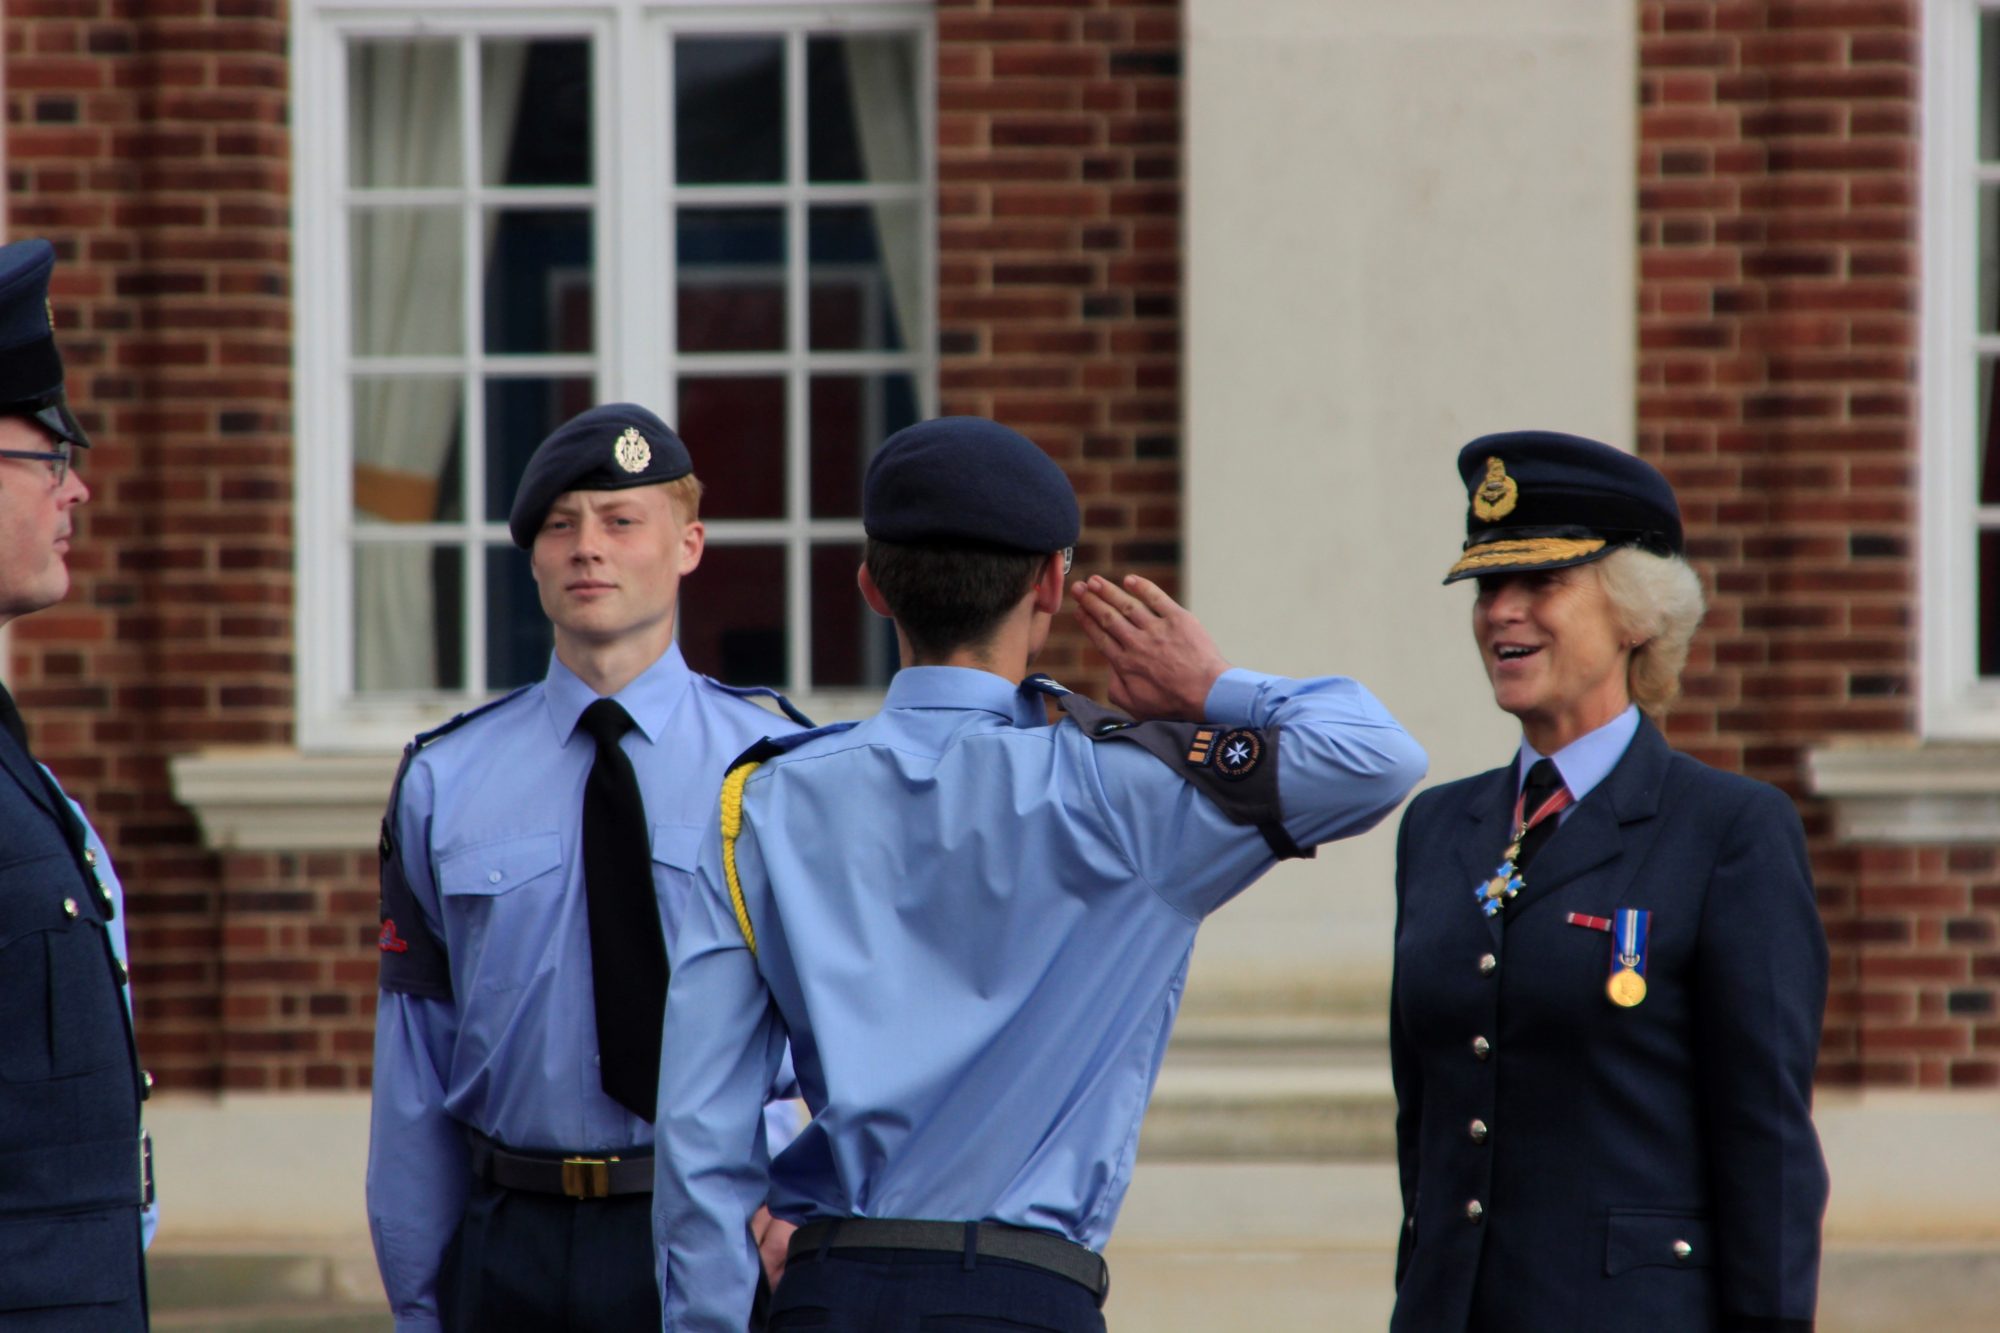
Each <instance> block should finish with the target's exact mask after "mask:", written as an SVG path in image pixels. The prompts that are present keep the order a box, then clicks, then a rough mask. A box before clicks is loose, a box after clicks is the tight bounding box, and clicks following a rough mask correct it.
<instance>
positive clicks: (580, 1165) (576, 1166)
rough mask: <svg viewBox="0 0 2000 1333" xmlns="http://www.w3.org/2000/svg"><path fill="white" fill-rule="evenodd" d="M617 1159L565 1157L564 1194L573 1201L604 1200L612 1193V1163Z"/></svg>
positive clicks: (563, 1168) (563, 1167)
mask: <svg viewBox="0 0 2000 1333" xmlns="http://www.w3.org/2000/svg"><path fill="white" fill-rule="evenodd" d="M617 1160H618V1159H617V1158H616V1157H610V1158H605V1157H565V1158H563V1160H562V1187H563V1193H564V1194H567V1195H569V1197H570V1198H572V1199H602V1198H605V1197H607V1196H609V1195H610V1193H611V1163H613V1162H615V1161H617Z"/></svg>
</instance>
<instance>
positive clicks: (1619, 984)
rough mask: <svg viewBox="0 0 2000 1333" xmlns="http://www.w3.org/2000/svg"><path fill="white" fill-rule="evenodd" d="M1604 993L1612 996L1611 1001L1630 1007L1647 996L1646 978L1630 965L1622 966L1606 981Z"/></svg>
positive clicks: (1621, 1006)
mask: <svg viewBox="0 0 2000 1333" xmlns="http://www.w3.org/2000/svg"><path fill="white" fill-rule="evenodd" d="M1604 993H1605V994H1606V995H1609V996H1610V997H1611V1003H1613V1004H1615V1005H1617V1006H1619V1007H1620V1008H1622V1009H1630V1008H1631V1007H1632V1006H1633V1005H1635V1004H1637V1003H1639V1001H1641V1000H1643V999H1645V998H1646V979H1645V978H1644V977H1642V976H1640V975H1639V974H1638V973H1637V972H1635V971H1633V970H1632V969H1631V968H1629V967H1621V968H1619V969H1618V970H1617V971H1616V972H1613V973H1612V974H1611V980H1609V981H1607V982H1605V983H1604Z"/></svg>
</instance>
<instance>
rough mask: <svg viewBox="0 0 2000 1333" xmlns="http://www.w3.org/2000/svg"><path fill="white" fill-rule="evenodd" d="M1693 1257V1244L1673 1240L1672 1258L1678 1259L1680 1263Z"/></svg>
mask: <svg viewBox="0 0 2000 1333" xmlns="http://www.w3.org/2000/svg"><path fill="white" fill-rule="evenodd" d="M1693 1257H1694V1246H1692V1245H1690V1244H1688V1243H1687V1242H1686V1241H1684V1240H1677V1241H1675V1242H1674V1258H1676V1259H1678V1260H1680V1261H1681V1262H1682V1263H1686V1262H1687V1261H1688V1260H1689V1259H1692V1258H1693Z"/></svg>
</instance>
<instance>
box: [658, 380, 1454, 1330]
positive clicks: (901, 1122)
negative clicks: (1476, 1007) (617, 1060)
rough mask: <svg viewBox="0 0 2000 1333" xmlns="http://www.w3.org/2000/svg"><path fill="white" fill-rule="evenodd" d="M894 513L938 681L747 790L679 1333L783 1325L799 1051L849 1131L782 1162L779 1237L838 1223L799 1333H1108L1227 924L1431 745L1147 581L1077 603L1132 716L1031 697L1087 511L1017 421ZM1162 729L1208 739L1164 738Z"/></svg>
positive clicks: (700, 1094)
mask: <svg viewBox="0 0 2000 1333" xmlns="http://www.w3.org/2000/svg"><path fill="white" fill-rule="evenodd" d="M863 524H864V527H865V529H866V531H867V536H868V539H867V545H866V552H865V557H864V559H865V563H864V565H863V567H862V569H861V572H860V584H861V589H862V593H863V596H864V597H865V598H866V599H867V601H868V603H869V605H870V606H871V607H873V608H874V609H875V610H876V611H877V612H879V613H881V614H883V615H887V616H892V617H894V619H895V622H896V632H897V637H898V641H899V643H900V646H901V650H902V660H903V670H902V671H901V672H900V673H899V674H898V675H897V676H896V677H895V678H894V680H893V681H892V682H891V683H890V687H889V692H888V698H887V699H886V700H885V702H884V706H883V710H882V712H881V713H879V714H878V715H876V716H875V717H873V718H871V719H869V720H868V721H866V722H862V723H860V724H859V725H856V726H853V727H851V728H848V729H828V730H826V731H822V732H819V733H815V734H812V735H810V736H809V737H803V738H801V737H787V738H781V739H780V740H778V741H777V742H775V743H772V744H768V745H764V746H760V747H758V749H757V750H755V751H753V752H752V753H751V755H750V756H749V757H748V758H749V760H750V761H751V762H749V763H745V764H743V765H742V766H739V767H735V768H734V769H733V770H732V772H731V775H730V778H729V779H728V781H726V782H725V784H724V787H723V797H722V815H721V819H720V820H719V822H718V826H717V828H716V829H715V830H714V831H713V832H712V833H711V835H710V836H709V838H708V840H707V842H706V844H705V846H704V848H703V852H702V857H701V867H700V871H699V873H698V876H697V884H696V890H695V897H694V900H693V901H692V902H691V903H690V905H689V908H688V914H687V919H686V920H685V921H684V922H683V923H682V928H681V931H680V933H679V935H678V936H677V938H676V942H675V946H674V980H673V985H672V992H671V1001H670V1003H669V1005H668V1008H667V1030H666V1040H665V1046H664V1048H663V1052H662V1056H661V1103H660V1121H659V1131H660V1142H661V1145H662V1151H661V1153H660V1155H659V1157H658V1159H657V1161H656V1170H657V1173H658V1179H659V1184H658V1188H657V1194H656V1200H655V1210H656V1218H655V1227H656V1230H657V1234H658V1242H659V1244H660V1246H661V1248H662V1263H663V1265H664V1267H665V1270H666V1272H667V1274H668V1279H667V1282H666V1289H667V1320H666V1326H667V1328H668V1329H670V1330H673V1331H674V1333H718V1331H719V1330H724V1329H734V1328H736V1327H739V1326H740V1325H741V1324H742V1321H743V1317H744V1313H745V1311H747V1310H748V1309H749V1308H750V1302H751V1293H752V1289H753V1287H754V1286H755V1283H756V1277H757V1266H758V1265H757V1248H756V1244H755V1239H754V1235H753V1231H752V1228H751V1226H750V1218H751V1214H752V1212H753V1211H754V1210H755V1209H756V1207H757V1206H758V1204H759V1203H761V1202H762V1201H763V1200H764V1198H765V1194H766V1186H767V1181H766V1164H765V1162H764V1160H763V1154H762V1151H761V1148H760V1145H759V1143H758V1138H757V1133H756V1127H757V1110H758V1106H759V1104H760V1101H761V1097H762V1089H763V1088H764V1087H765V1086H766V1085H767V1084H768V1082H769V1080H770V1079H771V1077H772V1076H773V1074H774V1072H775V1071H776V1070H777V1068H778V1065H779V1061H780V1059H781V1058H782V1056H783V1053H784V1050H785V1040H786V1037H787V1034H789V1036H790V1038H791V1042H792V1051H793V1056H794V1058H795V1060H796V1061H797V1066H798V1075H799V1082H800V1085H801V1087H802V1089H803V1092H804V1095H805V1099H806V1102H807V1105H808V1106H809V1107H810V1108H811V1109H812V1111H813V1114H814V1119H813V1120H812V1122H811V1123H810V1124H809V1125H808V1126H807V1127H806V1129H805V1130H804V1131H803V1132H802V1133H801V1134H800V1136H799V1138H798V1139H797V1140H796V1141H795V1142H794V1143H793V1144H792V1145H791V1146H790V1147H789V1148H787V1149H786V1150H785V1151H784V1152H783V1153H782V1154H780V1155H779V1156H778V1157H777V1158H776V1160H775V1161H773V1162H771V1163H770V1164H769V1182H768V1185H769V1191H770V1201H771V1209H772V1211H773V1212H774V1213H776V1214H777V1215H778V1216H780V1217H783V1218H785V1219H787V1220H791V1221H796V1222H799V1223H802V1224H803V1225H802V1227H801V1229H800V1230H799V1231H798V1233H797V1234H796V1235H795V1236H794V1237H793V1238H792V1243H791V1249H790V1256H789V1263H788V1266H787V1267H786V1270H785V1274H784V1278H783V1280H782V1281H781V1282H780V1284H779V1286H778V1289H777V1291H776V1293H775V1294H774V1296H773V1299H772V1313H771V1320H772V1325H773V1327H774V1328H775V1327H788V1328H805V1327H813V1328H824V1329H828V1330H842V1331H846V1333H891V1331H894V1330H905V1329H907V1330H915V1329H917V1328H919V1327H920V1326H921V1327H923V1328H933V1327H946V1326H947V1325H946V1324H944V1323H936V1324H933V1323H930V1322H926V1321H927V1320H928V1319H929V1318H930V1317H933V1316H946V1315H955V1316H957V1317H959V1318H960V1319H965V1320H972V1321H975V1322H976V1321H978V1320H981V1319H988V1320H994V1321H1001V1320H1008V1321H1016V1322H1013V1323H1007V1324H1005V1325H1004V1326H1006V1327H1016V1326H1021V1327H1034V1328H1039V1329H1053V1330H1064V1331H1068V1330H1101V1329H1102V1328H1103V1327H1104V1323H1103V1317H1102V1315H1101V1314H1100V1312H1099V1307H1100V1306H1101V1304H1102V1302H1103V1299H1104V1295H1105V1292H1106V1288H1107V1283H1108V1275H1107V1273H1106V1270H1105V1267H1104V1263H1103V1261H1102V1259H1101V1258H1100V1257H1099V1251H1101V1250H1102V1249H1103V1247H1104V1244H1105V1242H1106V1240H1107V1239H1108V1238H1109V1236H1110V1234H1111V1227H1112V1223H1113V1221H1114V1220H1115V1218H1116V1217H1117V1214H1118V1208H1119V1205H1120V1203H1121V1201H1122V1200H1123V1198H1124V1194H1125V1188H1126V1185H1127V1183H1128V1181H1129V1179H1130V1177H1131V1172H1132V1162H1133V1156H1134V1152H1135V1149H1136V1144H1137V1141H1138V1133H1139V1122H1140V1118H1141V1116H1142V1115H1143V1113H1144V1111H1145V1106H1146V1099H1147V1097H1148V1095H1149V1094H1150V1092H1151V1089H1152V1085H1153V1080H1154V1077H1155V1076H1156V1074H1157V1073H1158V1070H1159V1066H1160V1061H1161V1058H1162V1055H1163V1053H1164V1051H1165V1049H1166V1042H1167V1036H1168V1032H1169V1030H1170V1029H1171V1027H1172V1025H1173V1019H1174V1014H1175V1011H1176V1008H1177V1006H1178V1003H1179V999H1180V993H1181V986H1182V983H1183V981H1184V979H1185V977H1186V974H1187V965H1188V958H1189V954H1190V951H1191V950H1192V948H1193V945H1194V938H1195V931H1196V929H1197V927H1198V926H1199V925H1200V923H1201V921H1202V919H1203V918H1204V917H1206V916H1207V915H1208V914H1209V913H1210V912H1212V911H1214V910H1215V909H1216V908H1217V907H1219V906H1221V905H1222V904H1223V903H1225V902H1227V901H1228V900H1229V899H1230V898H1232V897H1233V896H1235V895H1236V894H1237V893H1238V892H1240V891H1241V890H1242V889H1243V888H1245V887H1246V886H1247V885H1248V884H1250V882H1251V881H1253V880H1255V879H1256V878H1257V877H1258V876H1259V875H1261V874H1263V873H1264V872H1265V871H1267V870H1269V869H1270V868H1271V866H1272V865H1273V864H1275V862H1276V861H1277V859H1278V858H1279V857H1281V856H1294V855H1300V854H1309V853H1306V850H1305V849H1308V848H1311V847H1312V846H1313V845H1314V844H1316V843H1320V842H1324V841H1326V840H1328V839H1331V838H1337V837H1342V836H1345V835H1349V834H1354V833H1359V832H1361V831H1362V830H1363V829H1366V828H1368V827H1369V826H1371V825H1372V824H1374V823H1375V822H1376V821H1378V820H1379V819H1380V818H1381V817H1382V816H1383V815H1384V814H1385V813H1387V812H1388V811H1389V810H1390V809H1391V808H1393V807H1394V806H1395V805H1396V803H1397V802H1398V801H1400V800H1401V799H1402V798H1403V796H1404V794H1405V793H1406V792H1407V791H1408V790H1409V789H1410V787H1411V786H1412V785H1413V784H1414V783H1415V782H1416V780H1417V779H1418V778H1419V777H1421V776H1422V773H1423V767H1424V756H1423V752H1422V750H1421V749H1420V748H1419V747H1418V746H1417V744H1416V742H1414V741H1413V740H1411V739H1410V737H1409V735H1408V734H1407V733H1405V732H1404V730H1403V729H1402V728H1401V727H1400V726H1398V725H1397V723H1396V721H1395V720H1394V719H1393V718H1391V717H1390V716H1389V715H1388V713H1387V712H1386V711H1385V710H1384V709H1383V708H1382V706H1381V705H1380V704H1378V703H1377V702H1376V701H1375V699H1374V698H1373V697H1372V696H1370V695H1369V693H1368V692H1367V691H1366V690H1365V689H1363V688H1362V687H1361V686H1360V685H1358V684H1356V683H1355V682H1354V681H1352V680H1348V679H1345V678H1341V677H1322V678H1317V679H1310V680H1287V679H1284V678H1281V677H1277V676H1268V675H1261V674H1258V673H1255V672H1250V671H1244V670H1240V669H1232V668H1230V667H1229V666H1228V664H1227V663H1226V662H1225V661H1224V660H1223V659H1222V657H1221V655H1220V654H1219V653H1218V652H1217V650H1216V648H1215V645H1214V644H1213V643H1212V642H1211V641H1210V639H1209V637H1208V635H1207V633H1206V632H1205V631H1204V630H1203V629H1202V627H1201V625H1200V624H1199V623H1198V622H1197V621H1196V620H1195V618H1194V617H1193V616H1191V615H1190V614H1188V613H1187V612H1186V611H1185V610H1183V609H1182V608H1180V607H1179V606H1177V605H1176V604H1175V603H1174V601H1173V600H1172V599H1171V598H1170V597H1168V596H1167V595H1166V594H1165V593H1164V592H1162V591H1161V590H1160V589H1158V588H1157V587H1155V586H1154V585H1152V584H1151V583H1148V582H1147V581H1145V580H1144V579H1139V578H1128V579H1127V580H1126V581H1125V584H1124V586H1123V587H1118V586H1114V585H1112V584H1111V583H1109V582H1107V581H1105V580H1103V579H1099V578H1092V579H1090V580H1089V581H1088V582H1087V583H1079V584H1077V585H1076V587H1075V588H1074V589H1073V591H1074V593H1075V595H1076V596H1077V598H1078V599H1079V601H1080V603H1081V605H1082V609H1083V616H1084V625H1085V627H1086V630H1087V632H1088V633H1089V635H1090V637H1091V639H1092V640H1093V642H1095V643H1096V644H1097V645H1098V646H1099V647H1100V648H1101V649H1102V650H1103V651H1104V653H1105V654H1106V656H1107V657H1108V658H1109V659H1110V662H1111V667H1112V672H1113V685H1112V691H1111V697H1112V699H1113V701H1114V702H1116V703H1118V704H1119V705H1120V706H1121V707H1123V708H1125V709H1127V710H1129V711H1130V713H1131V715H1132V716H1131V717H1127V716H1126V715H1125V714H1123V713H1117V712H1113V711H1112V710H1109V709H1105V708H1101V707H1098V706H1096V705H1093V704H1090V703H1089V702H1087V701H1085V700H1083V699H1081V698H1079V697H1077V696H1074V695H1070V694H1068V693H1067V692H1065V691H1063V690H1062V689H1061V687H1060V686H1056V685H1054V683H1053V682H1049V681H1046V680H1045V679H1041V678H1031V679H1030V680H1029V681H1027V682H1026V683H1019V682H1020V680H1021V677H1022V675H1023V673H1024V672H1025V671H1026V670H1027V666H1028V663H1029V661H1030V660H1031V659H1032V658H1033V657H1034V655H1035V654H1036V652H1037V651H1038V650H1039V649H1040V648H1041V647H1042V644H1043V642H1044V641H1045V639H1046V638H1047V635H1048V632H1049V626H1050V622H1051V620H1052V618H1053V617H1054V616H1055V614H1056V613H1057V611H1058V610H1059V608H1060V607H1061V604H1062V599H1063V592H1064V586H1063V580H1064V577H1065V574H1066V572H1067V569H1068V563H1069V559H1068V550H1067V548H1070V547H1071V546H1073V544H1074V543H1075V541H1076V539H1077V530H1078V516H1077V505H1076V497H1075V495H1074V493H1073V492H1072V491H1071V489H1070V486H1069V482H1068V480H1067V479H1066V478H1065V477H1064V476H1063V474H1062V472H1061V470H1060V469H1059V468H1057V466H1056V465H1055V464H1054V463H1053V462H1052V461H1051V460H1050V459H1049V458H1048V457H1047V455H1045V454H1043V453H1042V452H1041V450H1039V449H1037V448H1036V447H1035V446H1034V445H1033V444H1032V443H1030V442H1029V441H1028V440H1027V439H1025V438H1023V437H1022V436H1020V435H1019V434H1016V433H1015V432H1014V431H1012V430H1009V429H1007V428H1006V427H1004V426H1000V425H997V424H995V423H993V422H990V421H984V420H980V419H977V418H963V417H961V418H945V419H942V420H937V421H930V422H924V423H921V424H919V425H916V426H912V427H910V428H908V429H907V430H904V431H901V432H899V433H898V434H896V435H895V436H893V437H891V438H890V440H889V441H888V442H887V443H886V444H884V445H883V447H882V449H881V450H880V451H879V452H878V454H877V455H876V457H875V458H874V460H873V461H872V462H871V464H870V466H869V469H868V473H867V477H866V483H865V489H864V499H863ZM1051 695H1053V696H1054V697H1055V698H1057V700H1058V701H1059V703H1060V705H1061V706H1062V708H1063V709H1064V711H1065V712H1066V713H1067V718H1066V719H1065V720H1064V721H1062V722H1060V723H1059V724H1057V725H1055V726H1050V725H1048V722H1047V715H1046V711H1045V701H1046V699H1047V698H1048V697H1050V696H1051ZM1135 717H1136V718H1138V719H1141V720H1140V721H1136V722H1135V721H1134V720H1133V718H1135ZM1164 718H1192V719H1200V721H1199V722H1198V723H1195V722H1190V723H1168V722H1159V721H1149V720H1145V719H1164ZM793 742H797V743H796V744H794V743H793ZM790 1320H796V1321H797V1322H790ZM949 1326H950V1327H959V1326H960V1325H958V1324H950V1325H949ZM965 1326H966V1327H970V1326H971V1325H970V1324H966V1325H965ZM986 1326H987V1325H985V1324H983V1323H982V1324H980V1327H986ZM992 1326H993V1327H1001V1326H1003V1325H1002V1324H1000V1323H998V1322H996V1323H994V1324H993V1325H992Z"/></svg>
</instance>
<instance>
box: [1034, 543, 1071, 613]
mask: <svg viewBox="0 0 2000 1333" xmlns="http://www.w3.org/2000/svg"><path fill="white" fill-rule="evenodd" d="M1068 577H1069V576H1068V575H1067V574H1066V573H1065V572H1064V571H1063V553H1062V552H1061V551H1051V552H1050V553H1049V558H1048V559H1047V560H1044V561H1043V562H1042V567H1041V570H1040V571H1039V572H1038V573H1037V574H1036V575H1035V589H1034V591H1035V609H1036V610H1037V611H1040V612H1042V613H1043V614H1044V615H1051V616H1052V615H1054V614H1055V613H1056V612H1058V611H1060V610H1062V604H1063V583H1064V580H1065V579H1067V578H1068Z"/></svg>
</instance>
